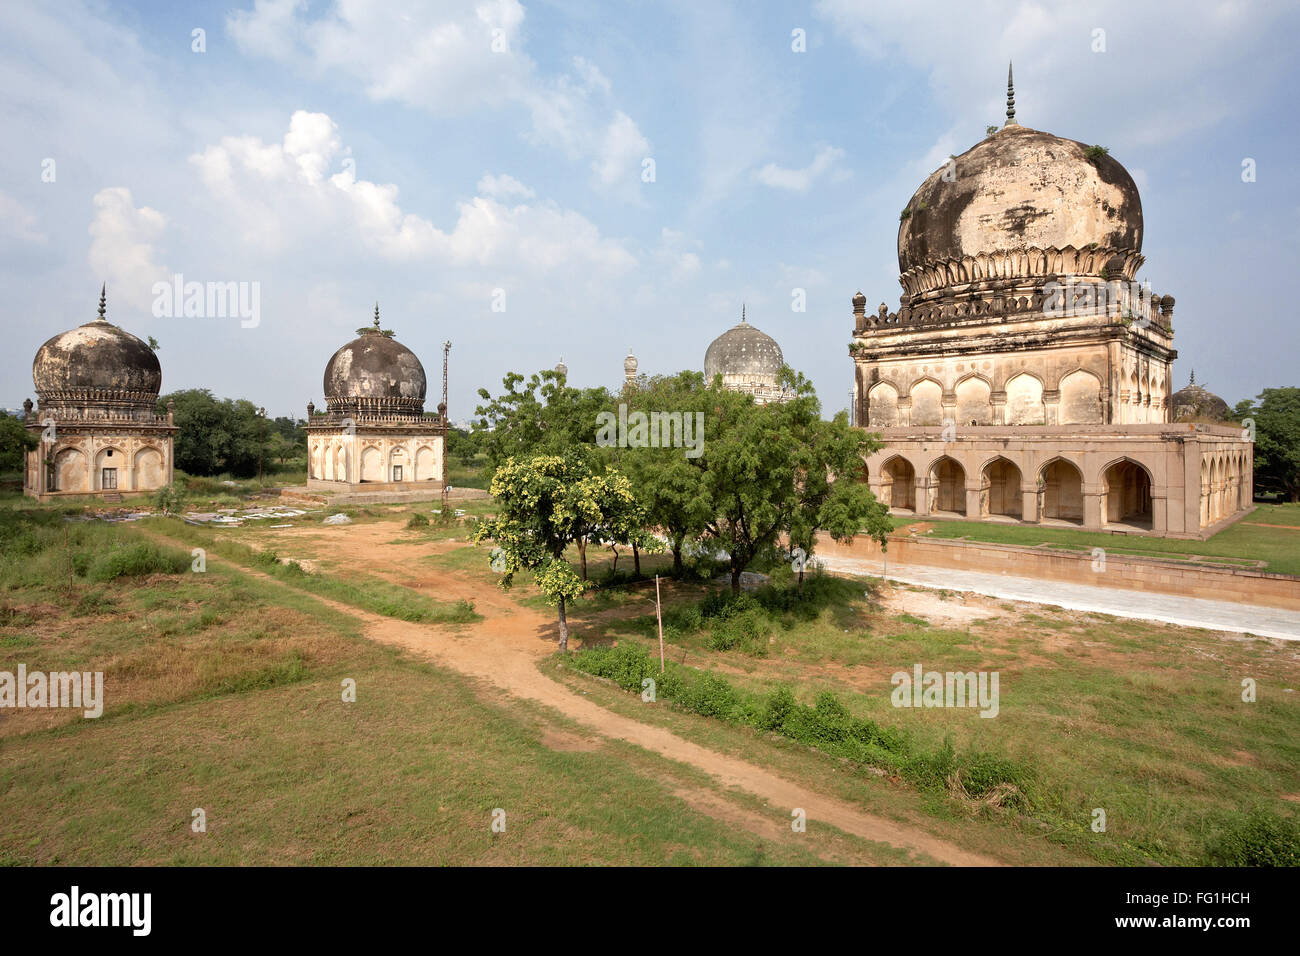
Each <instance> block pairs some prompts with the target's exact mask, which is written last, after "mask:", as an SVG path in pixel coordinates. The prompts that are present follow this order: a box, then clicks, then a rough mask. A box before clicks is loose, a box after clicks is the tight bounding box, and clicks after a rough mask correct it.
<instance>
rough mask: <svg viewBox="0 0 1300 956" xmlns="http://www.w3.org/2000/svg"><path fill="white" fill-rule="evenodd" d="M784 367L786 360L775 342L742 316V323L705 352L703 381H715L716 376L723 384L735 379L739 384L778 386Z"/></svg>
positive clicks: (728, 330) (713, 343)
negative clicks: (777, 382) (759, 382)
mask: <svg viewBox="0 0 1300 956" xmlns="http://www.w3.org/2000/svg"><path fill="white" fill-rule="evenodd" d="M783 364H785V357H784V356H783V355H782V354H781V346H779V345H777V344H776V339H774V338H772V337H771V336H770V335H766V334H764V333H763V332H760V331H759V330H758V329H756V328H754V327H753V326H752V325H750V324H749V323H748V322H746V321H745V319H744V318H743V317H742V318H741V320H740V322H739V324H737V325H733V326H732V327H731V328H729V329H727V331H725V332H723V333H722V334H721V335H719V336H718V337H717V338H716V339H714V340H713V342H712V343H711V344H710V345H709V348H708V350H707V351H706V352H705V353H704V378H705V381H706V382H712V381H713V377H714V376H715V375H721V376H722V377H723V381H724V382H726V381H728V379H730V378H732V377H736V378H735V380H736V381H742V380H743V381H755V382H758V381H761V382H765V383H767V384H775V383H776V380H777V376H778V375H779V373H780V371H781V366H782V365H783Z"/></svg>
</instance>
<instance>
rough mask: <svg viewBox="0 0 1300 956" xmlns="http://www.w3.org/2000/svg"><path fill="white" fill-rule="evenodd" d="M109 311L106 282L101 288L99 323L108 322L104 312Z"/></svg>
mask: <svg viewBox="0 0 1300 956" xmlns="http://www.w3.org/2000/svg"><path fill="white" fill-rule="evenodd" d="M107 309H108V283H107V282H105V283H104V284H103V285H102V286H100V287H99V321H101V322H107V321H108V319H106V318H104V312H105V311H107Z"/></svg>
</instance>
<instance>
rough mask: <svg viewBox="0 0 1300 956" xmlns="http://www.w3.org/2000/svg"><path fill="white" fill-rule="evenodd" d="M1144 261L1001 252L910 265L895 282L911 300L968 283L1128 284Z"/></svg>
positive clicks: (1113, 254)
mask: <svg viewBox="0 0 1300 956" xmlns="http://www.w3.org/2000/svg"><path fill="white" fill-rule="evenodd" d="M1145 261H1146V260H1145V259H1144V258H1143V256H1142V254H1141V253H1140V252H1138V251H1136V250H1134V249H1115V248H1112V247H1109V246H1093V247H1091V248H1087V247H1085V248H1083V249H1076V248H1074V247H1073V246H1065V247H1064V248H1062V249H1057V248H1050V249H1040V248H1038V247H1037V246H1030V247H1028V248H1025V249H1002V250H998V251H996V252H982V253H980V254H979V255H974V256H962V257H961V258H960V259H938V260H933V261H929V262H924V263H922V264H920V265H917V266H913V267H912V268H910V269H908V270H907V271H906V272H904V273H903V274H902V275H900V276H899V277H898V281H899V283H900V284H901V285H902V287H903V289H904V291H905V292H906V293H907V294H908V295H909V296H912V297H917V296H923V295H925V294H926V293H927V292H934V291H936V290H939V289H947V288H950V287H952V286H958V285H963V284H968V283H988V282H994V281H997V280H1007V279H1037V278H1044V279H1045V278H1048V277H1050V276H1067V275H1080V276H1098V277H1100V276H1108V277H1110V278H1115V279H1126V280H1129V281H1132V279H1133V278H1134V277H1135V276H1136V275H1137V271H1138V269H1140V268H1141V267H1142V263H1143V262H1145Z"/></svg>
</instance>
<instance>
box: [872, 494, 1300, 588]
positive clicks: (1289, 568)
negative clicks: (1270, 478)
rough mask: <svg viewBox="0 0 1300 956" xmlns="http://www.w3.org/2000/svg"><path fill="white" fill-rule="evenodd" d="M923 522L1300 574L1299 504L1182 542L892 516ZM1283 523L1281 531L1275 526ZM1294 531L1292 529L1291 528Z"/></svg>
mask: <svg viewBox="0 0 1300 956" xmlns="http://www.w3.org/2000/svg"><path fill="white" fill-rule="evenodd" d="M919 522H925V523H926V524H929V525H933V527H934V530H933V531H932V532H930V536H931V537H936V538H965V539H966V540H968V541H988V542H991V543H993V544H1015V545H1023V546H1026V547H1037V546H1038V545H1043V544H1048V545H1052V546H1055V547H1060V548H1068V549H1071V550H1079V551H1089V550H1091V549H1092V548H1096V547H1102V548H1105V549H1106V550H1107V551H1110V552H1114V553H1116V554H1141V555H1148V556H1155V557H1168V558H1173V559H1176V560H1188V559H1191V558H1194V557H1198V556H1199V557H1204V558H1210V559H1226V560H1227V562H1228V563H1238V564H1241V563H1245V562H1263V563H1264V565H1265V566H1264V567H1263V568H1262V569H1261V570H1264V571H1270V572H1273V573H1275V574H1297V575H1300V504H1294V505H1293V504H1280V505H1259V506H1258V507H1257V508H1256V509H1255V511H1253V512H1251V513H1250V514H1249V515H1247V516H1246V517H1245V518H1243V519H1242V520H1241V521H1238V522H1237V523H1236V524H1234V525H1232V526H1231V527H1229V528H1225V529H1224V530H1223V531H1220V532H1219V533H1218V534H1216V535H1215V536H1214V537H1212V538H1210V539H1209V540H1208V541H1184V540H1177V539H1173V538H1151V537H1143V536H1139V535H1119V534H1108V533H1106V532H1097V531H1079V530H1075V529H1073V528H1050V527H1048V528H1044V527H1037V526H1032V525H1013V524H986V523H983V522H975V521H931V520H930V519H928V518H925V517H921V518H911V519H904V518H895V519H894V526H895V527H896V528H901V527H904V526H906V525H909V524H917V523H919ZM1278 525H1282V526H1283V527H1276V526H1278ZM1292 529H1294V530H1292Z"/></svg>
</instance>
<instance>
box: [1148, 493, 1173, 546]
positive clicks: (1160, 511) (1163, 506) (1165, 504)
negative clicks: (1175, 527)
mask: <svg viewBox="0 0 1300 956" xmlns="http://www.w3.org/2000/svg"><path fill="white" fill-rule="evenodd" d="M1151 530H1152V531H1153V532H1155V533H1156V534H1160V535H1163V534H1164V533H1165V532H1166V531H1168V530H1169V489H1168V488H1166V487H1165V486H1164V485H1161V486H1160V487H1158V488H1157V487H1156V486H1154V485H1152V486H1151Z"/></svg>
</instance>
